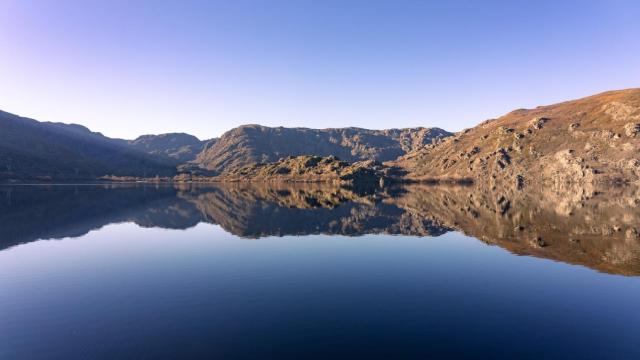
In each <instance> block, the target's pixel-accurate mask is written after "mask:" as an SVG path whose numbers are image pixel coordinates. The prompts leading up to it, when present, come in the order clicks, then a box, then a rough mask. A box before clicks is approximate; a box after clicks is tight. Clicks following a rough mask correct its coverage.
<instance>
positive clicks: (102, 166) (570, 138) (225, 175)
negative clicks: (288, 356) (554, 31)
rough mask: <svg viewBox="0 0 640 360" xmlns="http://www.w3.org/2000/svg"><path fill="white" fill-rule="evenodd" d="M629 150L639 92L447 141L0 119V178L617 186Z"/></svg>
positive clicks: (628, 170) (537, 112)
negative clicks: (119, 130)
mask: <svg viewBox="0 0 640 360" xmlns="http://www.w3.org/2000/svg"><path fill="white" fill-rule="evenodd" d="M639 149H640V89H627V90H619V91H610V92H605V93H602V94H598V95H594V96H590V97H586V98H583V99H578V100H573V101H567V102H563V103H559V104H554V105H549V106H539V107H537V108H535V109H518V110H515V111H512V112H510V113H508V114H506V115H504V116H502V117H499V118H497V119H490V120H486V121H483V122H481V123H480V124H479V125H477V126H475V127H473V128H471V129H466V130H464V131H461V132H458V133H456V134H453V133H450V132H447V131H445V130H442V129H439V128H426V127H420V128H406V129H388V130H369V129H362V128H337V129H309V128H284V127H275V128H274V127H266V126H260V125H244V126H240V127H237V128H234V129H232V130H230V131H228V132H226V133H224V134H223V135H222V136H220V137H219V138H214V139H208V140H200V139H198V138H197V137H195V136H192V135H189V134H184V133H170V134H160V135H143V136H140V137H138V138H137V139H134V140H124V139H114V138H109V137H106V136H104V135H102V134H100V133H97V132H92V131H91V130H89V129H87V128H86V127H83V126H81V125H75V124H63V123H51V122H39V121H36V120H33V119H28V118H23V117H20V116H17V115H13V114H10V113H7V112H0V181H71V180H96V179H104V178H108V179H126V180H141V179H147V180H148V179H153V178H155V179H163V180H171V179H176V180H181V181H185V180H196V179H197V180H200V181H225V180H232V181H242V180H246V181H272V180H277V181H353V179H367V178H372V179H375V180H376V181H377V180H379V179H382V178H385V179H389V180H390V181H414V182H415V181H431V182H434V181H435V182H438V181H454V182H458V181H475V182H488V183H490V184H492V185H494V186H495V185H497V184H509V185H513V186H522V185H523V184H525V183H528V182H547V181H549V182H554V183H565V182H578V183H590V182H618V183H620V182H635V181H638V180H639V179H640V155H639V154H638V150H639ZM354 163H355V164H354ZM319 164H320V165H322V166H323V167H319ZM351 164H353V165H354V166H352V165H351ZM354 171H357V172H358V174H369V175H371V176H370V177H368V176H369V175H367V176H360V175H358V176H352V175H351V174H352V172H354ZM319 175H322V176H319Z"/></svg>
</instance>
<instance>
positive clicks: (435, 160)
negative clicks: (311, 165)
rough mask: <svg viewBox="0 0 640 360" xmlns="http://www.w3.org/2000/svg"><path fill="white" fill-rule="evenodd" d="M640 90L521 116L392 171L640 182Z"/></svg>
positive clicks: (406, 159)
mask: <svg viewBox="0 0 640 360" xmlns="http://www.w3.org/2000/svg"><path fill="white" fill-rule="evenodd" d="M639 150H640V89H628V90H620V91H610V92H605V93H602V94H598V95H594V96H590V97H587V98H583V99H579V100H574V101H568V102H563V103H559V104H555V105H549V106H540V107H537V108H535V109H519V110H515V111H513V112H510V113H508V114H506V115H504V116H502V117H500V118H498V119H491V120H487V121H485V122H483V123H481V124H480V125H478V126H476V127H474V128H472V129H468V130H465V131H462V132H459V133H457V134H456V135H454V136H452V137H448V138H445V139H443V140H442V141H438V143H436V144H434V145H428V146H426V147H425V148H424V149H420V150H417V151H414V152H411V153H409V154H407V155H405V156H403V157H401V158H400V159H398V160H397V161H395V162H392V163H390V165H394V166H399V167H401V168H403V169H405V170H406V171H407V172H408V178H412V179H426V178H449V179H450V178H472V179H474V180H476V181H479V182H485V181H489V182H493V183H495V182H509V183H511V184H516V185H521V184H523V183H525V182H538V181H543V182H554V183H567V182H569V183H589V182H612V181H613V182H619V181H624V182H635V181H638V179H640V153H639Z"/></svg>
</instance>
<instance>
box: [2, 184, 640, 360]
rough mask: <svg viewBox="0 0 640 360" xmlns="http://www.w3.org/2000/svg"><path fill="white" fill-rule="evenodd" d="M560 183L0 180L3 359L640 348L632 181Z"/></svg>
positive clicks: (504, 354)
mask: <svg viewBox="0 0 640 360" xmlns="http://www.w3.org/2000/svg"><path fill="white" fill-rule="evenodd" d="M561 193H562V194H563V195H562V196H561V197H560V198H553V196H552V195H553V194H554V193H543V194H539V195H530V194H526V195H525V194H519V193H510V194H495V193H491V192H486V193H483V192H481V191H478V190H477V189H451V188H448V189H439V188H428V187H425V188H422V187H414V188H398V189H387V190H382V189H355V190H354V189H344V188H322V187H292V188H259V187H246V186H245V187H242V186H227V187H225V186H221V187H182V188H178V187H176V188H174V187H166V186H165V187H152V186H133V187H132V186H73V185H67V186H50V187H33V186H5V187H0V203H1V205H0V249H2V250H0V319H1V323H0V358H2V359H5V358H6V359H76V358H88V359H114V358H149V359H157V358H185V357H206V358H225V359H227V358H283V357H286V358H329V357H332V358H333V357H345V358H347V357H348V358H353V357H374V358H438V359H441V358H507V359H511V358H525V359H550V358H572V359H638V358H640V341H638V334H640V270H639V269H640V266H639V264H640V260H639V258H640V256H639V255H640V240H638V239H637V238H636V237H634V234H633V229H635V226H636V224H638V221H637V220H638V219H640V218H639V217H638V212H637V211H638V210H637V206H636V203H634V199H638V198H639V197H638V196H637V194H638V193H637V192H636V191H635V190H631V191H629V190H617V192H615V194H613V195H615V196H613V195H611V194H598V193H592V194H588V196H585V194H584V192H583V193H580V194H579V195H575V194H573V195H572V194H567V193H566V192H561ZM470 195H472V196H471V197H470ZM501 198H503V199H502V200H501ZM465 234H467V235H465Z"/></svg>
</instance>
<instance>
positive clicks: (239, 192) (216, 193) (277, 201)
mask: <svg viewBox="0 0 640 360" xmlns="http://www.w3.org/2000/svg"><path fill="white" fill-rule="evenodd" d="M274 186H277V185H276V184H273V185H272V187H265V186H255V185H254V186H251V185H247V184H244V185H240V184H236V185H234V184H224V185H220V186H219V187H216V188H215V189H207V190H205V191H202V192H198V191H194V192H182V193H180V195H179V196H180V197H182V198H184V199H187V200H188V201H190V202H193V203H194V204H195V205H196V207H197V208H198V209H199V210H200V211H201V212H202V214H203V216H204V217H205V219H206V221H208V222H212V223H216V224H220V225H221V226H222V228H223V229H225V230H227V231H229V232H231V233H233V234H235V235H238V236H242V237H249V238H258V237H263V236H283V235H309V234H336V235H348V236H357V235H364V234H380V233H385V234H404V235H430V236H437V235H440V234H443V233H445V232H446V231H448V230H449V229H447V228H443V227H441V226H439V224H438V223H437V222H435V221H433V220H432V219H423V218H420V217H417V216H415V215H414V214H411V213H407V212H405V211H403V210H402V209H399V208H398V207H396V206H394V205H392V204H381V203H379V201H380V198H381V196H382V195H381V194H379V193H377V192H374V191H370V192H369V193H368V194H367V192H366V191H365V192H362V191H357V192H356V191H354V190H349V189H346V188H342V187H327V186H317V185H312V184H298V185H296V186H293V185H288V186H286V187H274ZM281 186H282V185H281Z"/></svg>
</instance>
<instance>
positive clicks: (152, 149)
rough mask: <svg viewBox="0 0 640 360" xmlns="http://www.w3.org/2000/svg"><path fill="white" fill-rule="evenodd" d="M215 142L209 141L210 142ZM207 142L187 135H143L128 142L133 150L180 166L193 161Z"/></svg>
mask: <svg viewBox="0 0 640 360" xmlns="http://www.w3.org/2000/svg"><path fill="white" fill-rule="evenodd" d="M211 141H214V142H215V139H213V140H209V141H208V142H211ZM205 143H207V141H201V140H200V139H198V138H197V137H195V136H193V135H189V134H185V133H168V134H160V135H142V136H140V137H138V138H136V139H135V140H130V141H128V144H129V146H130V147H132V148H133V149H136V150H139V151H143V152H145V153H148V154H150V155H156V156H160V157H166V158H167V159H170V160H172V161H173V162H175V163H176V165H178V164H183V163H186V162H189V161H192V160H194V159H195V158H196V156H198V154H199V153H200V152H201V151H202V149H203V148H204V145H205Z"/></svg>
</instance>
